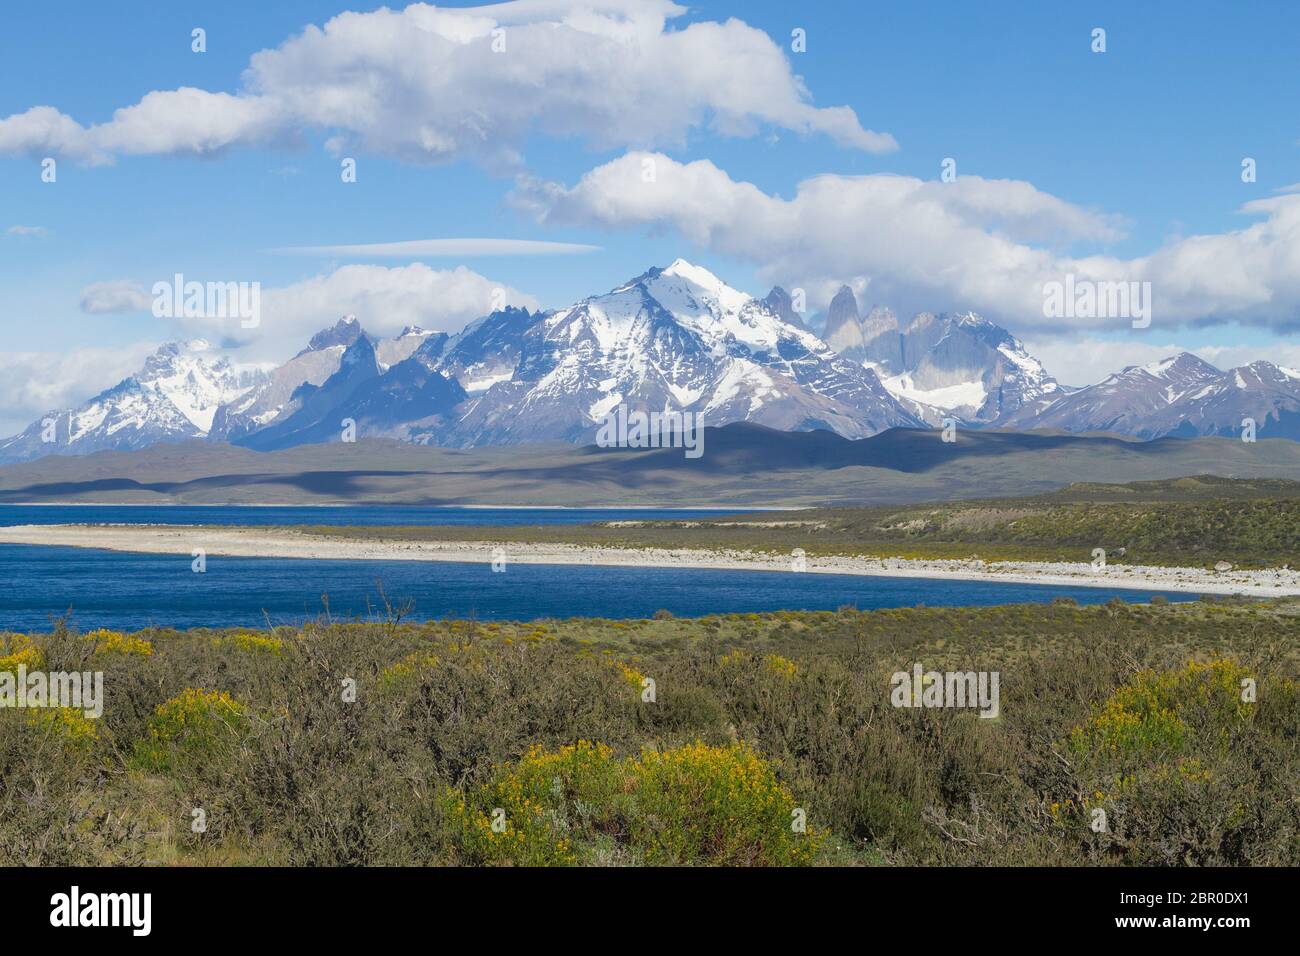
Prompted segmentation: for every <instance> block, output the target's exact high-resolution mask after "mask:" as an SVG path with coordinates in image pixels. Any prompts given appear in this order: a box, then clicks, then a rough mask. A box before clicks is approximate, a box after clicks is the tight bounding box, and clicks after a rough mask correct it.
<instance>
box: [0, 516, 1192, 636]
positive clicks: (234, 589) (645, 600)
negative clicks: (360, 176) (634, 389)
mask: <svg viewBox="0 0 1300 956" xmlns="http://www.w3.org/2000/svg"><path fill="white" fill-rule="evenodd" d="M702 513H707V512H699V511H678V510H672V509H654V510H650V509H599V510H597V509H591V510H582V511H576V510H575V511H566V510H559V509H518V510H515V509H456V508H407V507H383V506H379V507H376V506H361V507H351V506H349V507H342V508H295V507H283V508H281V507H273V508H250V507H226V506H221V507H212V508H208V507H197V506H196V507H191V506H164V507H158V506H150V505H146V506H120V507H119V506H114V507H102V506H62V505H57V506H48V507H47V506H37V507H32V506H3V507H0V523H3V524H33V523H45V524H54V523H68V522H114V523H165V524H353V525H356V524H366V525H383V524H460V525H473V524H483V525H500V524H554V523H578V522H583V521H598V520H619V519H626V518H637V517H640V518H673V517H689V516H699V515H700V514H702ZM716 513H733V514H734V513H735V512H734V511H732V512H727V511H719V512H716ZM0 582H3V583H2V584H0V629H6V630H23V631H31V630H44V629H48V628H49V626H50V622H51V620H52V619H54V618H57V617H59V616H60V615H62V614H64V613H65V612H68V613H70V615H71V616H70V620H71V622H72V623H73V624H75V625H77V626H78V627H81V628H83V629H85V628H92V627H111V628H117V629H127V630H131V629H137V628H142V627H147V626H150V625H152V624H157V625H164V626H171V627H177V628H186V627H224V626H234V625H238V626H262V625H265V624H266V623H267V621H270V623H272V624H295V623H300V622H302V621H304V620H307V619H312V618H316V617H318V616H319V615H321V614H322V613H323V612H324V611H325V607H326V600H328V607H329V612H330V613H331V614H332V615H333V616H334V617H335V618H346V619H353V618H360V619H365V618H370V617H373V616H376V615H380V614H382V609H383V607H384V603H385V600H387V601H388V602H390V603H391V604H392V605H394V606H405V607H409V609H410V614H409V616H410V617H413V618H415V619H421V620H422V619H427V618H442V617H468V618H477V619H480V620H532V619H536V618H546V617H561V618H562V617H575V616H584V617H587V616H589V617H607V618H644V617H649V616H650V615H651V614H653V613H654V612H655V611H657V610H659V609H661V608H663V609H666V610H668V611H671V612H672V613H673V614H676V615H678V616H693V615H701V614H719V613H729V612H751V611H753V612H758V611H777V610H834V609H836V608H838V607H840V606H842V605H846V604H849V605H854V606H856V607H859V608H863V609H869V608H882V607H907V606H914V605H917V604H929V605H934V606H960V605H993V604H1016V603H1023V602H1046V601H1050V600H1051V599H1052V598H1053V597H1056V596H1058V595H1063V596H1067V597H1072V598H1075V599H1076V600H1078V601H1079V603H1081V604H1095V603H1099V602H1104V601H1108V600H1110V599H1111V598H1113V597H1117V596H1118V597H1120V598H1123V599H1124V600H1126V601H1148V600H1150V598H1151V596H1152V594H1153V593H1156V592H1147V591H1136V590H1128V589H1122V588H1089V587H1049V586H1043V585H1026V584H1002V583H986V582H981V581H930V580H925V579H921V578H885V577H858V576H854V575H839V574H796V573H794V572H776V571H720V570H703V569H695V568H653V569H648V568H619V567H589V566H569V565H526V564H511V565H509V566H508V567H507V569H506V570H505V571H504V572H501V573H498V572H494V571H492V569H491V566H490V564H489V563H488V562H487V561H483V562H481V563H475V564H456V563H449V562H432V561H431V562H428V563H422V562H415V561H311V560H301V559H289V558H228V557H222V556H221V555H208V558H207V571H206V572H205V573H202V574H195V573H194V572H193V571H191V569H190V558H189V556H187V555H160V554H131V553H126V552H114V551H96V550H90V549H83V548H63V547H41V546H34V545H0ZM326 596H327V597H326ZM1167 596H1168V597H1169V598H1170V600H1180V599H1182V600H1187V599H1190V598H1191V597H1192V596H1191V595H1178V594H1174V593H1170V594H1168V595H1167Z"/></svg>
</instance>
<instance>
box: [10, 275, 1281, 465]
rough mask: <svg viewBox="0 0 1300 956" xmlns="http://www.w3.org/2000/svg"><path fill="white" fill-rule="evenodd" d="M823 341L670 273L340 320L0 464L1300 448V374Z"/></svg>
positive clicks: (941, 328) (790, 318)
mask: <svg viewBox="0 0 1300 956" xmlns="http://www.w3.org/2000/svg"><path fill="white" fill-rule="evenodd" d="M825 329H826V335H825V338H823V337H819V336H818V335H816V334H815V333H813V332H811V331H810V330H809V329H808V327H807V326H806V325H804V324H803V323H802V322H801V321H800V320H799V317H798V316H797V315H796V313H795V312H794V311H793V304H792V302H791V298H790V296H789V295H788V294H786V293H785V292H784V291H783V290H781V289H780V288H779V287H778V288H776V289H773V290H772V291H771V292H770V293H769V294H768V295H767V296H766V297H765V298H763V299H756V298H754V297H752V296H750V295H747V294H746V293H744V292H741V291H739V290H737V289H734V288H732V287H731V286H729V285H727V284H726V283H725V282H723V281H722V280H721V279H719V278H718V277H717V276H715V275H713V274H712V273H711V272H709V271H708V270H706V269H703V268H700V267H699V266H695V265H692V264H691V263H689V262H686V261H685V260H682V259H678V260H677V261H675V262H673V263H672V264H671V265H670V266H668V267H667V268H664V269H658V268H654V269H650V270H649V271H648V272H646V273H644V274H643V275H640V276H637V277H636V278H634V279H631V280H629V281H628V282H626V283H624V284H623V285H620V286H619V287H618V288H616V289H613V290H611V291H610V292H607V293H604V294H602V295H595V296H591V297H589V298H586V299H583V300H582V301H580V302H577V303H575V304H573V305H571V306H569V307H568V308H565V309H561V310H558V311H551V312H536V313H534V312H529V311H527V310H525V309H515V308H507V309H504V310H502V311H499V312H494V313H492V314H491V315H487V316H484V317H483V318H481V319H478V320H477V321H475V322H472V323H470V324H469V325H468V326H466V327H465V329H464V330H462V331H461V332H459V333H457V334H455V335H448V334H447V333H445V332H428V331H425V330H423V329H419V328H407V329H404V330H403V331H402V332H401V333H400V334H399V335H397V336H396V337H394V338H391V339H380V338H376V337H374V336H371V335H369V334H368V333H367V332H366V331H365V330H364V328H363V327H362V324H361V322H360V321H359V320H358V319H357V318H356V317H355V316H345V317H344V318H342V319H340V320H339V321H338V322H337V323H336V324H335V325H333V326H331V327H329V328H326V329H324V330H322V331H321V332H319V333H317V334H316V335H315V336H313V337H312V339H311V341H310V343H308V345H307V347H306V348H305V349H303V350H302V351H301V352H299V353H298V354H297V355H295V356H294V357H293V358H291V359H290V360H288V361H287V362H285V363H284V364H283V365H281V366H279V367H278V368H276V369H273V370H264V369H251V370H246V371H241V370H238V369H236V368H235V367H234V366H232V365H231V363H230V362H229V361H228V360H227V359H226V358H224V357H221V356H219V355H217V354H216V353H214V352H213V351H212V350H211V349H210V348H209V347H208V346H207V345H206V343H203V342H197V341H196V342H192V343H189V344H187V345H181V344H176V343H173V344H169V345H165V346H163V347H162V348H160V349H158V351H157V352H156V353H154V354H153V355H152V356H151V357H150V358H149V359H148V360H147V361H146V362H145V365H144V367H143V368H142V369H141V371H140V372H138V373H137V374H135V375H133V376H131V377H130V378H127V379H125V380H124V381H122V382H120V383H119V384H118V385H116V386H114V387H113V388H111V389H108V390H107V391H105V392H103V393H101V394H99V395H97V396H95V397H94V398H92V399H90V400H89V401H87V402H86V403H84V404H83V405H81V406H79V407H77V408H74V409H63V410H59V411H52V412H50V413H48V414H47V415H45V416H42V418H41V419H40V420H38V421H37V422H35V423H33V424H32V425H31V426H29V427H28V428H27V429H26V430H24V431H23V432H22V433H21V434H19V435H16V436H14V437H13V438H10V439H8V440H6V441H3V442H0V462H14V461H22V460H26V459H30V458H35V457H40V456H42V455H47V454H54V453H65V454H68V453H70V454H83V453H87V452H92V451H98V450H102V449H134V448H141V447H145V446H147V445H151V444H154V443H156V442H163V441H177V440H183V439H190V438H201V437H207V438H210V439H213V440H218V441H228V442H232V443H234V444H239V445H244V446H247V447H251V448H254V449H260V450H271V449H279V448H285V447H289V446H292V445H298V444H304V443H316V442H329V441H337V440H339V439H340V438H341V437H342V436H343V435H344V434H345V433H346V432H348V431H349V430H351V431H353V432H354V433H355V435H356V437H358V438H362V437H373V436H380V437H388V438H396V439H399V440H402V441H411V442H418V443H427V444H438V445H447V446H453V447H471V446H477V445H487V444H522V443H526V442H537V441H548V440H559V441H569V442H577V443H591V442H593V441H594V440H595V436H596V433H597V431H598V430H599V427H600V425H601V424H602V422H603V421H604V420H605V418H606V416H607V415H609V414H610V413H611V412H612V411H614V410H615V409H616V408H618V406H620V405H622V406H626V407H627V408H628V409H630V410H633V411H638V410H639V411H680V412H692V413H697V414H699V415H700V416H701V418H702V421H703V422H704V423H705V424H707V425H723V424H727V423H730V422H739V421H744V422H754V423H757V424H761V425H765V426H769V427H772V428H776V429H782V430H787V431H797V430H807V429H815V428H824V429H827V430H830V431H833V432H836V433H838V434H840V435H842V436H845V437H848V438H859V437H866V436H870V435H874V434H876V433H878V432H881V431H884V430H886V429H889V428H893V427H904V428H923V427H927V426H934V425H937V424H939V423H940V422H941V421H942V420H943V419H944V418H946V417H949V416H953V417H957V418H959V419H961V420H962V421H964V422H966V423H968V424H970V425H973V426H976V427H979V426H996V427H1004V428H1009V429H1017V430H1032V429H1039V428H1050V429H1062V430H1067V431H1094V430H1107V431H1116V432H1121V433H1125V434H1129V435H1133V436H1136V437H1140V438H1155V437H1161V436H1165V435H1174V436H1197V435H1235V434H1239V432H1240V429H1241V427H1242V425H1241V423H1242V420H1243V419H1245V418H1250V419H1253V420H1254V421H1255V422H1256V423H1257V424H1256V429H1257V433H1258V435H1259V437H1261V438H1270V437H1289V438H1296V439H1300V371H1296V370H1292V369H1285V368H1279V367H1277V366H1275V365H1272V364H1270V363H1268V362H1256V363H1253V364H1252V365H1249V366H1245V367H1243V368H1238V369H1232V370H1229V371H1228V372H1221V371H1219V370H1218V369H1216V368H1214V367H1213V366H1212V365H1209V364H1208V363H1206V362H1204V361H1202V360H1200V359H1198V358H1196V357H1195V356H1193V355H1191V354H1188V353H1184V354H1182V355H1178V356H1174V357H1172V358H1170V359H1167V360H1165V361H1162V362H1157V363H1152V364H1150V365H1145V366H1135V367H1131V368H1127V369H1125V370H1124V371H1122V372H1119V373H1117V374H1115V375H1112V376H1110V377H1109V378H1107V379H1106V380H1105V381H1103V382H1100V383H1098V384H1096V385H1093V386H1090V387H1088V388H1084V389H1078V390H1071V389H1067V388H1065V387H1063V386H1061V385H1060V384H1059V383H1057V382H1056V380H1055V379H1053V378H1052V377H1051V376H1050V375H1049V374H1048V373H1047V372H1046V370H1045V369H1044V368H1043V366H1042V364H1041V363H1039V362H1038V361H1037V360H1036V359H1035V358H1034V357H1033V356H1031V355H1030V354H1029V353H1028V352H1027V351H1026V350H1025V348H1024V346H1023V345H1022V344H1021V343H1020V341H1019V340H1017V339H1016V338H1015V337H1014V336H1012V335H1011V334H1010V333H1008V332H1007V331H1006V330H1005V329H1002V328H1000V327H999V326H997V325H995V324H993V323H992V322H989V321H987V320H986V319H983V318H981V317H980V316H978V315H975V314H973V313H969V312H967V313H953V314H934V313H928V312H925V313H920V314H918V315H916V316H915V317H914V318H913V319H912V320H911V321H910V322H908V323H907V324H906V325H905V326H902V325H900V323H899V322H898V319H897V318H896V316H895V314H894V313H893V312H892V311H890V310H889V309H887V308H883V307H876V308H873V309H872V310H871V311H870V312H869V313H867V315H865V316H863V315H861V314H860V312H859V311H858V305H857V300H856V297H855V296H854V294H853V292H852V290H850V289H848V288H847V287H846V288H843V289H841V290H840V292H839V293H838V294H837V295H836V296H835V298H834V300H833V301H832V303H831V306H830V308H829V309H828V311H827V315H826V324H825Z"/></svg>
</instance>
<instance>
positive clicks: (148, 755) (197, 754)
mask: <svg viewBox="0 0 1300 956" xmlns="http://www.w3.org/2000/svg"><path fill="white" fill-rule="evenodd" d="M247 720H248V714H247V712H246V710H245V708H244V706H243V705H242V704H240V703H239V702H238V701H236V700H235V699H234V698H232V697H231V696H230V695H229V694H228V693H226V692H225V691H205V690H198V689H196V688H193V687H187V688H186V689H185V690H183V691H181V693H180V694H179V695H177V696H176V697H173V698H172V699H171V700H167V701H164V702H163V703H161V704H159V705H158V707H157V709H156V710H155V711H154V715H153V716H152V717H151V718H149V737H148V739H147V740H143V741H139V742H138V743H137V745H136V753H135V755H136V759H137V760H138V761H139V762H140V764H141V765H143V766H145V767H147V768H149V769H151V770H156V771H159V772H165V771H167V770H170V769H176V768H179V767H182V766H190V767H193V766H198V765H201V764H202V763H204V762H206V761H207V760H209V759H211V758H212V757H214V756H215V755H216V754H217V753H219V752H220V751H221V750H222V749H223V748H224V747H226V746H229V745H230V744H232V743H234V742H235V741H237V740H238V739H239V738H240V736H241V735H242V734H243V732H244V731H245V729H246V723H247Z"/></svg>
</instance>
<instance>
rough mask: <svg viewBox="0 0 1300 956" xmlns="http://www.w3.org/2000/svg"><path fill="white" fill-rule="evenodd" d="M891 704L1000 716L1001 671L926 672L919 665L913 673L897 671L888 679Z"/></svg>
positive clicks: (914, 666) (913, 668)
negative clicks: (959, 708)
mask: <svg viewBox="0 0 1300 956" xmlns="http://www.w3.org/2000/svg"><path fill="white" fill-rule="evenodd" d="M889 683H890V686H891V687H892V688H893V690H892V691H891V692H890V695H889V702H890V703H891V704H893V705H894V706H895V707H925V708H940V707H969V708H978V709H979V712H980V716H981V717H989V718H992V717H996V716H997V715H998V714H999V713H1000V709H999V695H998V686H999V684H1000V683H1001V675H1000V673H999V672H998V671H978V672H977V671H945V672H943V673H941V672H939V671H927V670H925V669H924V668H923V667H922V666H921V665H920V664H919V663H917V664H914V665H912V672H911V673H910V674H909V673H908V672H907V671H895V672H894V674H893V676H892V677H890V679H889Z"/></svg>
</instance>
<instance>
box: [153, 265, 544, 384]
mask: <svg viewBox="0 0 1300 956" xmlns="http://www.w3.org/2000/svg"><path fill="white" fill-rule="evenodd" d="M206 278H208V277H200V276H197V275H196V276H189V275H187V276H185V280H186V282H189V281H203V280H205V279H206ZM161 281H163V282H168V283H170V282H171V281H172V280H171V278H170V277H167V278H165V279H163V280H161ZM213 281H218V280H213ZM220 281H224V280H220ZM259 289H260V291H259V299H260V316H259V321H258V324H257V325H256V326H255V327H253V328H244V324H245V323H244V319H243V318H242V317H241V316H240V315H239V314H238V312H237V311H236V310H234V309H233V308H232V309H231V310H230V314H229V315H224V316H215V315H213V316H183V315H177V316H176V317H174V318H168V319H167V320H166V321H168V322H169V323H170V324H171V325H172V327H173V328H174V329H175V330H176V331H175V333H174V334H173V335H171V336H170V337H174V338H191V337H195V338H204V339H207V340H209V341H211V342H214V343H217V344H220V345H221V346H222V347H223V348H226V349H230V350H232V352H231V356H232V358H233V359H236V360H238V361H247V362H263V361H283V360H284V359H286V358H288V357H289V356H290V355H293V354H294V353H295V352H297V351H298V350H299V349H301V348H303V347H304V346H305V345H306V343H307V340H308V339H310V338H311V336H312V335H313V334H315V333H316V332H318V331H320V330H321V329H322V328H325V327H326V326H329V325H333V324H334V322H336V321H337V320H338V319H339V318H340V317H341V316H343V315H355V316H357V318H358V319H360V321H361V324H362V326H364V327H365V329H366V331H368V332H370V333H371V334H373V335H378V336H392V335H396V334H397V333H398V332H400V331H401V330H402V329H403V328H404V327H406V326H408V325H418V326H421V327H422V328H425V329H428V330H429V331H434V332H457V331H459V330H460V329H461V328H463V327H464V326H465V324H466V323H467V322H469V321H471V320H473V319H476V318H479V317H480V316H484V315H487V314H488V313H489V312H491V311H493V310H494V309H498V308H501V307H503V306H506V305H512V306H517V307H523V308H528V309H537V308H540V305H539V303H538V301H537V300H536V299H535V298H533V297H532V296H531V295H528V294H527V293H524V292H521V291H519V290H518V289H515V288H513V287H511V286H509V285H507V284H505V283H502V282H496V281H493V280H492V279H489V278H487V277H486V276H483V275H480V274H479V273H477V272H475V271H473V270H472V269H468V268H465V267H464V266H458V267H456V268H454V269H433V268H430V267H429V266H427V265H425V264H424V263H421V262H415V263H411V264H410V265H405V266H398V267H393V268H388V267H385V266H378V265H345V266H341V267H339V268H337V269H335V270H333V271H332V272H327V273H321V274H319V275H315V276H310V277H308V278H305V279H302V280H300V281H298V282H294V283H291V284H289V285H285V286H279V287H274V288H269V287H268V288H263V287H260V286H259ZM232 301H233V300H232ZM177 311H181V310H179V309H178V310H177Z"/></svg>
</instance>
